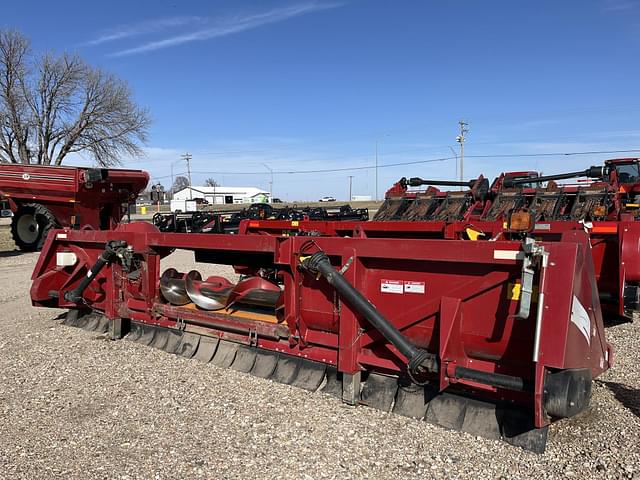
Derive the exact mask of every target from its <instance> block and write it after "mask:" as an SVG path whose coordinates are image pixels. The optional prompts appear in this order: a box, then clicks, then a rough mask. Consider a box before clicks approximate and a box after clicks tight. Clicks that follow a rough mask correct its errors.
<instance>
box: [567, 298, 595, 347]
mask: <svg viewBox="0 0 640 480" xmlns="http://www.w3.org/2000/svg"><path fill="white" fill-rule="evenodd" d="M571 323H573V324H574V325H575V326H576V327H578V330H580V333H582V335H583V336H584V338H585V339H586V340H587V344H589V345H591V337H590V336H589V332H590V330H591V328H590V327H591V320H590V319H589V313H588V312H587V311H586V310H585V308H584V307H583V306H582V304H581V303H580V300H578V297H576V296H575V295H574V296H573V304H572V305H571Z"/></svg>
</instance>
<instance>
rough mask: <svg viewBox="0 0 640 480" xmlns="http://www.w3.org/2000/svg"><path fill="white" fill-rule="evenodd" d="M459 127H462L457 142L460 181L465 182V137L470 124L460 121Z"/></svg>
mask: <svg viewBox="0 0 640 480" xmlns="http://www.w3.org/2000/svg"><path fill="white" fill-rule="evenodd" d="M458 125H460V134H459V135H458V136H457V137H456V141H457V142H458V143H459V144H460V181H461V182H464V140H465V137H464V135H465V133H467V132H468V131H469V129H468V128H467V127H468V126H469V124H468V123H465V121H464V120H460V121H459V122H458ZM460 190H462V187H460Z"/></svg>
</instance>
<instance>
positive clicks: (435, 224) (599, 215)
mask: <svg viewBox="0 0 640 480" xmlns="http://www.w3.org/2000/svg"><path fill="white" fill-rule="evenodd" d="M579 177H585V178H586V179H587V180H586V181H579V182H577V183H575V184H571V185H559V184H557V183H556V180H563V179H570V178H579ZM543 182H544V183H546V185H545V186H544V187H542V186H541V184H542V183H543ZM436 185H438V186H454V187H455V186H459V187H463V188H464V189H463V190H461V191H453V192H446V191H440V190H439V189H437V188H436V187H435V186H436ZM423 186H426V187H427V188H426V189H418V187H423ZM411 187H414V188H411ZM639 215H640V166H639V160H638V159H636V158H628V159H616V160H608V161H606V162H605V164H604V166H602V167H591V168H589V169H587V170H584V171H579V172H571V173H567V174H559V175H550V176H544V177H540V176H538V174H537V173H535V172H513V173H508V174H503V175H501V176H500V177H498V178H497V179H496V180H494V182H493V183H492V184H489V182H488V180H486V179H485V178H484V177H482V176H480V178H478V179H476V180H471V181H469V182H450V181H439V180H423V179H420V178H411V179H409V180H407V179H404V178H403V179H402V180H400V181H399V182H398V183H396V184H395V185H394V186H393V187H392V188H391V189H389V191H388V192H387V194H386V199H385V202H384V203H383V205H382V206H381V208H380V209H379V210H378V212H377V213H376V215H375V217H374V218H373V221H371V222H366V223H363V222H343V223H332V222H303V221H301V222H295V223H294V224H292V222H262V221H253V222H249V223H247V224H246V225H245V226H244V232H245V233H263V234H266V233H268V234H275V235H277V234H282V233H284V234H287V235H295V234H302V235H334V236H358V237H362V238H423V239H467V240H476V241H483V240H485V241H486V240H499V239H505V238H515V237H523V236H530V237H532V238H535V239H536V240H538V241H542V240H545V241H558V240H559V239H560V238H561V237H562V235H563V234H564V233H565V232H568V231H585V232H586V233H587V234H588V236H589V239H590V244H591V249H590V251H591V255H592V257H593V263H594V269H595V278H596V280H597V284H598V292H599V297H600V301H601V302H602V305H603V308H604V309H605V310H606V311H607V312H608V313H612V314H615V315H621V316H625V317H628V318H630V317H631V316H632V313H633V311H636V310H638V309H640V261H639V259H640V222H638V221H637V219H638V216H639Z"/></svg>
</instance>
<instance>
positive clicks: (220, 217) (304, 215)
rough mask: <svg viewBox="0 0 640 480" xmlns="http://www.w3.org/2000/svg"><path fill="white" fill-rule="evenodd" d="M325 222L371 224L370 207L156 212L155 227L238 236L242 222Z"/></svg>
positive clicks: (265, 205)
mask: <svg viewBox="0 0 640 480" xmlns="http://www.w3.org/2000/svg"><path fill="white" fill-rule="evenodd" d="M247 219H249V220H294V221H298V220H324V221H338V222H343V221H367V220H369V210H368V209H367V208H351V205H341V206H339V207H334V208H325V207H302V208H298V207H296V206H295V205H294V206H293V207H282V208H274V207H273V206H272V205H270V204H268V203H254V204H253V205H251V206H249V207H247V208H243V209H242V210H239V211H235V212H234V211H224V212H216V211H209V210H201V211H198V212H186V213H156V214H155V215H154V216H153V224H154V225H155V226H156V227H158V229H159V230H160V231H161V232H179V233H238V229H239V227H240V222H241V221H242V220H247Z"/></svg>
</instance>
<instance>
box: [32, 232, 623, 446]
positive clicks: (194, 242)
mask: <svg viewBox="0 0 640 480" xmlns="http://www.w3.org/2000/svg"><path fill="white" fill-rule="evenodd" d="M251 222H252V221H251V220H245V221H243V224H242V225H241V228H240V234H238V235H225V234H220V235H206V234H193V233H162V232H159V231H158V230H157V229H156V228H155V227H154V226H153V225H151V224H149V223H141V222H134V223H129V224H121V225H119V226H118V227H116V228H115V229H112V230H107V231H98V230H83V231H78V230H70V229H62V230H56V231H54V232H53V233H52V234H51V235H50V236H49V237H48V239H47V242H46V244H45V246H44V249H43V251H42V253H41V255H40V258H39V260H38V263H37V265H36V267H35V270H34V272H33V275H32V279H33V283H32V287H31V298H32V301H33V304H34V305H36V306H40V307H50V308H65V309H69V313H68V314H67V317H66V320H65V323H67V324H70V325H75V326H81V327H84V328H86V329H90V330H96V331H103V332H106V331H109V332H110V335H111V336H112V338H118V337H120V336H122V335H126V337H127V338H129V339H131V340H135V341H138V342H141V343H144V344H147V345H151V346H154V347H157V348H161V349H164V350H166V351H168V352H171V353H175V354H178V355H182V356H185V357H190V358H191V357H193V358H196V359H199V360H201V361H204V362H212V363H214V364H215V365H218V366H221V367H230V368H232V369H235V370H239V371H242V372H247V373H251V374H253V375H256V376H258V377H262V378H270V379H273V380H275V381H278V382H282V383H286V384H290V385H294V386H297V387H300V388H304V389H307V390H312V391H316V390H320V391H322V392H325V393H328V394H332V395H335V396H337V397H339V398H340V399H342V401H344V402H347V403H349V404H365V405H369V406H371V407H375V408H379V409H382V410H384V411H392V412H395V413H397V414H400V415H406V416H409V417H415V418H419V419H425V420H427V421H429V422H433V423H435V424H439V425H442V426H444V427H447V428H452V429H458V430H463V431H467V432H471V433H473V434H478V435H483V436H486V437H489V438H496V439H497V438H502V439H504V440H506V441H508V442H510V443H512V444H514V445H519V446H522V447H523V448H526V449H530V450H534V451H537V452H540V451H542V450H544V446H545V444H546V436H547V427H548V425H549V424H550V423H551V422H553V421H554V420H557V419H560V418H564V417H570V416H573V415H575V414H577V413H579V412H580V411H583V410H584V409H585V408H587V406H588V402H589V397H590V390H591V381H592V379H593V378H595V377H596V376H598V375H599V374H600V373H602V372H603V371H604V370H606V369H607V368H609V366H610V364H611V361H612V357H611V350H610V347H609V345H608V344H607V343H606V341H605V337H604V331H603V324H602V315H601V311H600V303H599V299H598V290H597V285H596V278H595V275H594V265H593V259H592V255H591V253H590V249H591V247H590V245H589V235H588V234H587V233H586V232H585V231H583V230H571V231H564V232H562V233H560V234H559V235H558V237H557V238H549V240H548V241H547V240H545V241H536V240H535V239H534V238H532V237H531V236H529V235H522V233H521V232H513V233H511V232H507V233H505V235H503V237H502V238H500V239H496V240H495V241H493V242H488V241H471V240H469V239H466V238H462V237H460V238H451V239H445V238H441V239H431V238H410V237H407V236H406V235H405V234H404V233H403V231H402V229H400V230H396V232H395V234H396V235H397V236H399V237H401V238H367V237H366V233H365V230H362V229H360V228H361V227H364V226H366V225H368V222H361V223H358V224H357V225H356V226H354V227H352V233H353V235H352V236H349V237H346V236H345V237H343V236H337V235H333V234H331V233H330V231H331V228H338V227H335V225H339V224H342V223H345V222H306V223H307V224H317V225H316V226H317V227H318V228H319V229H322V228H326V232H325V234H319V233H318V231H315V232H306V233H303V232H301V231H298V232H297V234H296V235H290V236H285V235H279V234H278V235H273V234H265V232H264V231H260V232H256V234H254V233H252V232H251V230H250V228H249V224H250V223H251ZM265 222H269V221H265ZM294 222H295V221H288V222H287V223H288V224H289V225H290V226H292V227H293V223H294ZM346 223H349V222H346ZM377 223H379V224H385V225H386V226H384V227H383V226H382V225H379V226H378V227H377V228H378V230H380V229H382V230H384V229H386V231H387V232H392V230H393V229H394V228H395V226H396V225H397V224H396V222H377ZM331 225H334V227H331ZM340 228H341V227H340ZM267 233H268V232H267ZM174 249H186V250H190V251H192V252H193V253H194V256H195V259H196V260H197V261H198V262H208V263H215V264H227V265H233V266H234V267H235V269H236V271H237V272H238V273H242V276H241V277H240V280H239V281H237V282H230V281H229V280H227V279H225V278H222V277H209V278H206V279H205V278H202V276H201V275H200V273H199V272H198V271H195V270H194V271H190V272H180V271H177V270H175V269H168V270H166V271H161V268H160V260H161V259H162V258H163V257H165V256H167V255H169V254H170V252H172V251H173V250H174Z"/></svg>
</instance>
